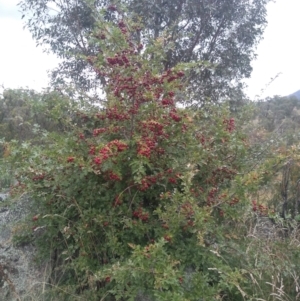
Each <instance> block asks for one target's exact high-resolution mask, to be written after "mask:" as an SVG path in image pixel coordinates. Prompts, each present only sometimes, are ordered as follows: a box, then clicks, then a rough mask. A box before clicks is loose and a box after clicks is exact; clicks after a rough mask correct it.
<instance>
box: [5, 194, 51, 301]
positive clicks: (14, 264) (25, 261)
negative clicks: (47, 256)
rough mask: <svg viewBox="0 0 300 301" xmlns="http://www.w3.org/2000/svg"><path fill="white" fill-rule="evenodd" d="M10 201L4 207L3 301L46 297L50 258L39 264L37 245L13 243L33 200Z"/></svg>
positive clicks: (30, 209)
mask: <svg viewBox="0 0 300 301" xmlns="http://www.w3.org/2000/svg"><path fill="white" fill-rule="evenodd" d="M7 200H8V202H6V203H9V205H5V206H4V207H3V206H2V207H0V301H23V300H24V301H25V300H42V298H40V296H41V295H42V292H43V290H44V286H45V285H44V283H45V281H47V279H48V277H47V275H48V273H47V267H48V263H47V260H46V261H45V264H43V266H37V265H36V264H35V254H36V249H35V247H34V245H32V244H30V243H28V244H25V245H22V246H15V245H14V244H13V242H12V240H13V232H14V231H13V229H14V228H15V227H18V224H19V223H20V222H23V221H24V220H25V218H26V216H27V215H28V214H30V212H31V211H32V202H31V201H30V199H29V198H28V197H26V196H24V197H22V198H20V199H18V200H11V202H10V200H9V199H7ZM0 206H1V203H0Z"/></svg>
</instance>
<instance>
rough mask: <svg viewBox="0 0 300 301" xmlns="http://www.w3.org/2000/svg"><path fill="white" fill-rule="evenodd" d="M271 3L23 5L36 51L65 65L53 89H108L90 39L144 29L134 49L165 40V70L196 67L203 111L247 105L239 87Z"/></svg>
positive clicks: (131, 0) (57, 1)
mask: <svg viewBox="0 0 300 301" xmlns="http://www.w3.org/2000/svg"><path fill="white" fill-rule="evenodd" d="M269 1H270V0H227V1H224V0H172V1H169V0H111V1H108V0H93V1H91V0H22V1H21V2H20V4H19V5H20V8H21V10H22V11H23V13H24V16H26V18H25V19H26V26H27V28H28V29H29V30H30V31H31V33H32V35H33V38H34V39H35V40H36V42H37V44H38V45H42V46H44V47H45V49H47V50H48V51H52V52H53V53H55V54H56V55H57V56H58V57H59V58H61V59H62V62H61V63H60V65H59V67H58V68H56V69H55V70H54V71H53V72H52V83H53V84H59V83H63V82H66V81H68V80H72V82H73V83H75V84H76V85H77V86H78V87H81V88H83V89H85V90H90V89H91V88H94V87H99V86H100V87H101V86H103V85H104V84H105V80H104V79H103V78H101V77H100V78H99V77H98V78H95V76H93V75H92V73H91V72H90V71H91V66H90V65H89V64H88V63H87V61H86V60H85V59H84V58H83V57H84V56H85V57H86V56H89V55H94V54H95V53H96V52H98V51H99V49H96V48H95V47H94V46H92V45H90V44H89V42H88V40H89V39H88V36H89V35H90V33H91V32H92V31H93V30H94V29H95V27H96V26H97V23H98V22H99V14H104V16H105V17H104V19H102V20H105V21H104V22H115V21H118V20H119V19H120V18H124V17H129V18H133V19H136V20H137V19H138V20H140V21H141V23H142V27H141V31H140V33H139V34H138V35H137V37H136V41H137V42H141V43H143V44H144V45H148V44H149V43H151V41H153V39H163V40H164V43H165V45H166V47H165V58H164V60H163V61H162V64H163V66H164V68H165V69H168V68H172V67H173V66H175V65H176V64H177V63H178V62H199V66H198V68H195V70H194V72H192V74H191V75H190V77H189V78H188V80H189V83H190V86H189V87H190V89H189V91H190V92H192V93H193V95H194V96H195V97H190V98H194V99H198V101H199V102H200V103H203V102H205V101H208V100H212V101H217V100H219V99H224V98H234V99H236V98H238V97H242V93H241V91H242V79H244V78H247V77H249V76H250V74H251V71H252V67H251V61H252V60H253V59H254V58H255V56H256V55H255V48H256V45H257V43H258V42H259V40H260V39H261V37H262V34H263V31H264V28H265V26H266V24H267V21H266V5H267V3H268V2H269Z"/></svg>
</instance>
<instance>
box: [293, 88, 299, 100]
mask: <svg viewBox="0 0 300 301" xmlns="http://www.w3.org/2000/svg"><path fill="white" fill-rule="evenodd" d="M291 96H295V97H296V98H297V99H298V100H300V90H298V91H297V92H295V93H293V94H291Z"/></svg>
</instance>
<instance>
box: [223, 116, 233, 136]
mask: <svg viewBox="0 0 300 301" xmlns="http://www.w3.org/2000/svg"><path fill="white" fill-rule="evenodd" d="M223 124H224V125H225V127H226V131H227V132H229V133H232V132H233V131H234V129H235V121H234V118H230V119H224V120H223Z"/></svg>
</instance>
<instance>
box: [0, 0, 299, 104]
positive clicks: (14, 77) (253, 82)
mask: <svg viewBox="0 0 300 301" xmlns="http://www.w3.org/2000/svg"><path fill="white" fill-rule="evenodd" d="M224 1H227V0H224ZM18 2H19V0H0V38H1V46H0V86H2V87H3V86H4V87H5V88H20V87H22V88H31V89H35V90H38V91H40V90H41V89H42V88H43V87H46V86H47V84H48V81H49V80H48V73H47V71H49V70H51V69H53V68H54V67H56V66H57V64H58V62H59V61H58V59H57V58H56V57H55V56H54V55H49V54H46V53H44V52H43V50H42V48H41V47H36V44H35V41H34V40H33V39H32V38H31V34H30V33H29V31H28V30H26V29H24V28H23V27H24V22H23V21H22V20H21V13H20V12H18V10H19V9H18V7H17V3H18ZM267 10H268V16H267V20H268V26H267V28H266V30H265V33H264V37H263V40H262V41H261V42H260V44H259V45H258V47H257V50H256V53H257V55H258V56H257V59H256V60H255V61H253V62H252V67H253V72H252V76H251V78H250V79H247V80H245V83H246V84H247V85H248V88H247V89H246V90H245V92H246V93H247V95H248V96H249V97H250V98H252V99H258V98H264V97H267V96H270V97H271V96H274V95H282V96H285V95H289V94H292V93H293V92H296V91H298V90H300V80H299V77H300V76H299V73H300V38H299V33H300V22H299V12H300V0H276V2H271V3H269V4H268V7H267ZM273 79H274V80H273Z"/></svg>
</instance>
